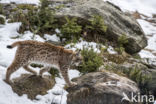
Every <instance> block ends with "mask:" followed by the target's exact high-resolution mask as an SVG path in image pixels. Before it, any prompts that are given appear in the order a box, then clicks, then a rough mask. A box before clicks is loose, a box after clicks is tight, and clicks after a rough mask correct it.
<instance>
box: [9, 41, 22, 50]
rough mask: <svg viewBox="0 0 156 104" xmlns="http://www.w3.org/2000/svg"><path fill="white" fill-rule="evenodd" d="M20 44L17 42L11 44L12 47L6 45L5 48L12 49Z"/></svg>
mask: <svg viewBox="0 0 156 104" xmlns="http://www.w3.org/2000/svg"><path fill="white" fill-rule="evenodd" d="M20 43H21V42H20V41H18V42H15V43H13V44H12V45H7V48H9V49H12V48H14V47H16V46H18V45H20Z"/></svg>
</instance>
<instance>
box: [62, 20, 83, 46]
mask: <svg viewBox="0 0 156 104" xmlns="http://www.w3.org/2000/svg"><path fill="white" fill-rule="evenodd" d="M65 19H66V23H65V24H64V25H62V27H61V29H60V30H61V33H62V35H60V39H61V40H62V39H66V41H71V42H74V43H76V42H77V40H78V39H79V37H80V33H81V31H82V27H81V26H80V25H78V24H77V19H76V18H72V19H70V18H68V17H65Z"/></svg>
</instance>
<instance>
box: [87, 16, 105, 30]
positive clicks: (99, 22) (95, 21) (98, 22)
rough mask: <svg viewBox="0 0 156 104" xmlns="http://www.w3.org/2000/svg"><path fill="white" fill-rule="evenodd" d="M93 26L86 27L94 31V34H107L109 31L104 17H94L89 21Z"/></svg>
mask: <svg viewBox="0 0 156 104" xmlns="http://www.w3.org/2000/svg"><path fill="white" fill-rule="evenodd" d="M89 21H90V23H91V25H89V26H86V28H87V29H89V30H91V31H94V32H101V31H102V32H106V31H107V26H106V25H105V23H104V19H103V18H102V16H98V15H94V16H92V18H91V19H90V20H89Z"/></svg>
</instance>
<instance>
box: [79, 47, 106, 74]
mask: <svg viewBox="0 0 156 104" xmlns="http://www.w3.org/2000/svg"><path fill="white" fill-rule="evenodd" d="M81 55H82V57H83V60H82V63H81V64H80V65H79V66H78V70H79V71H80V72H81V73H83V74H86V73H89V72H95V71H97V70H98V68H99V67H100V66H101V65H102V64H103V59H102V57H100V55H99V54H97V53H96V52H94V50H93V49H90V50H89V49H88V48H84V49H83V50H82V51H81Z"/></svg>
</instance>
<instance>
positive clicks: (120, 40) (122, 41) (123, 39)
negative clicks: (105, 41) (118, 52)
mask: <svg viewBox="0 0 156 104" xmlns="http://www.w3.org/2000/svg"><path fill="white" fill-rule="evenodd" d="M127 43H128V38H127V36H126V35H124V34H123V35H121V36H120V37H119V38H118V46H120V47H123V45H125V44H127Z"/></svg>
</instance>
